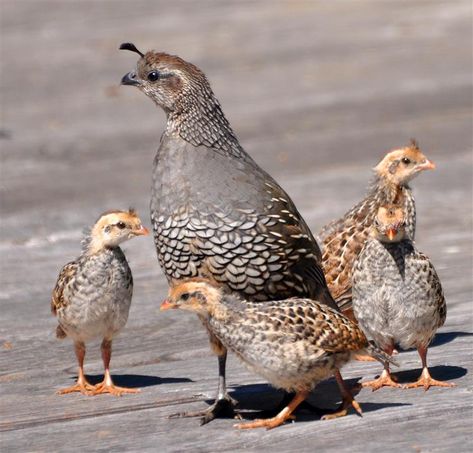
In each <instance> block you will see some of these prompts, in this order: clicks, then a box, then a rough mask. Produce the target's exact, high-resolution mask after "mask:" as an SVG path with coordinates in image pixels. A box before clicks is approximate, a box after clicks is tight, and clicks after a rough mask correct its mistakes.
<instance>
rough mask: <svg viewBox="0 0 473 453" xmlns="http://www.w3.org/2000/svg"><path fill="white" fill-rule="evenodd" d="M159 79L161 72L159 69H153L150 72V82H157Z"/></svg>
mask: <svg viewBox="0 0 473 453" xmlns="http://www.w3.org/2000/svg"><path fill="white" fill-rule="evenodd" d="M158 79H159V72H158V71H151V72H150V73H148V80H149V81H150V82H156V80H158Z"/></svg>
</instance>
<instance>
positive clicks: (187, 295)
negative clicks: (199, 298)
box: [181, 293, 189, 301]
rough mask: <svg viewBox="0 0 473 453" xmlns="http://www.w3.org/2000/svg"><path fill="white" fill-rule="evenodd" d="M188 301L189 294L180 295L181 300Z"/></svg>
mask: <svg viewBox="0 0 473 453" xmlns="http://www.w3.org/2000/svg"><path fill="white" fill-rule="evenodd" d="M188 299H189V293H184V294H182V295H181V300H183V301H186V300H188Z"/></svg>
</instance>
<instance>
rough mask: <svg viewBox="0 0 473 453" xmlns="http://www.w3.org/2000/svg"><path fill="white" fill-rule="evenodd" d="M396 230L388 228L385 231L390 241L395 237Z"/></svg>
mask: <svg viewBox="0 0 473 453" xmlns="http://www.w3.org/2000/svg"><path fill="white" fill-rule="evenodd" d="M396 233H397V231H396V230H395V229H394V228H389V229H388V231H387V232H386V236H387V237H388V239H389V240H390V241H392V240H393V239H394V238H395V237H396Z"/></svg>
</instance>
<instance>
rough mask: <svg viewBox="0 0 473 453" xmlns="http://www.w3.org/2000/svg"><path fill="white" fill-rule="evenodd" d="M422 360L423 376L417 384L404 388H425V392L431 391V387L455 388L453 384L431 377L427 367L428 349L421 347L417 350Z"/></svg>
mask: <svg viewBox="0 0 473 453" xmlns="http://www.w3.org/2000/svg"><path fill="white" fill-rule="evenodd" d="M417 351H418V352H419V355H420V358H421V360H422V374H421V375H420V377H419V379H418V380H417V381H416V382H413V383H411V384H407V385H405V386H404V388H406V389H411V388H415V387H424V390H425V391H427V390H429V388H430V387H455V384H453V383H451V382H442V381H437V380H436V379H433V378H432V377H431V376H430V373H429V368H428V367H427V348H423V347H420V348H418V349H417Z"/></svg>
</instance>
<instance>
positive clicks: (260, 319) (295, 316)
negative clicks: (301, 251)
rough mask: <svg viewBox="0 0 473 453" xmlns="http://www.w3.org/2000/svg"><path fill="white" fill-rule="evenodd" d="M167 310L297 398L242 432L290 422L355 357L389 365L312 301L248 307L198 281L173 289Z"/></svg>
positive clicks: (341, 319)
mask: <svg viewBox="0 0 473 453" xmlns="http://www.w3.org/2000/svg"><path fill="white" fill-rule="evenodd" d="M170 308H179V309H182V310H188V311H191V312H194V313H196V314H197V315H198V316H199V317H200V318H201V320H202V321H203V322H204V323H205V324H206V325H207V326H208V329H209V330H210V331H211V332H212V333H213V334H214V335H215V336H216V337H217V338H218V339H219V340H220V341H221V343H222V344H223V345H224V346H225V348H227V349H229V350H230V351H233V352H234V353H235V354H236V355H237V356H238V358H239V359H240V360H242V362H243V363H244V364H245V365H246V366H247V367H248V368H249V369H250V370H251V371H253V372H255V373H257V374H259V375H261V376H263V377H264V378H265V379H267V380H268V381H269V382H270V383H271V384H272V385H273V386H275V387H277V388H281V389H284V390H286V391H288V392H295V393H296V395H295V397H294V398H293V400H292V401H291V402H290V403H289V404H288V406H287V407H285V408H284V409H283V410H282V411H281V412H280V413H279V414H278V415H277V416H275V417H273V418H270V419H265V420H256V421H253V422H251V423H241V424H238V425H235V426H236V427H237V428H240V429H250V428H259V427H266V428H268V429H270V428H275V427H276V426H279V425H281V424H283V423H284V422H285V421H286V420H287V419H289V418H293V417H291V413H292V412H293V411H294V410H295V409H296V407H297V406H298V405H299V404H300V403H301V402H302V401H304V400H305V399H306V398H307V396H308V394H309V393H310V391H311V390H312V389H313V388H314V387H315V386H316V385H317V384H318V383H319V382H320V381H322V380H324V379H327V378H329V377H330V376H332V375H333V374H334V373H335V374H336V372H337V370H338V369H339V368H340V367H341V366H343V365H344V364H345V363H346V362H347V361H348V360H349V359H350V356H351V354H352V353H354V352H360V351H367V352H368V353H369V354H373V355H374V356H375V357H376V358H378V360H382V361H383V362H384V361H385V360H389V357H388V356H387V355H386V354H384V353H383V352H382V351H379V350H377V349H376V348H374V347H373V346H371V345H370V344H369V343H368V340H367V339H366V337H365V335H364V334H363V332H362V331H361V329H360V328H359V327H358V326H357V325H356V324H354V323H353V322H351V321H350V320H349V319H348V318H346V317H345V316H343V315H342V314H341V313H339V312H338V311H336V310H333V309H332V308H330V307H327V305H325V304H322V303H320V302H317V301H315V300H310V299H302V298H291V299H286V300H279V301H267V302H265V303H263V304H262V303H255V302H249V301H246V300H242V299H241V298H239V296H238V295H236V294H235V293H231V294H225V293H224V292H223V290H222V288H219V287H218V286H216V285H215V284H214V283H213V282H210V281H209V280H204V279H199V278H196V279H190V280H187V281H181V282H177V284H176V286H173V287H171V289H170V291H169V296H168V299H167V300H166V301H164V302H163V304H162V305H161V310H167V309H170ZM336 376H337V375H336ZM337 381H338V383H339V385H340V384H341V382H340V381H339V380H338V378H337ZM342 391H343V386H342ZM344 396H345V397H346V407H347V406H348V405H349V404H351V405H353V406H354V407H355V408H356V409H357V411H358V412H359V413H360V415H361V409H360V407H359V406H358V403H356V401H354V400H353V397H352V396H351V394H345V395H344ZM346 407H345V411H344V413H346ZM337 415H344V414H337ZM328 418H331V417H328Z"/></svg>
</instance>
